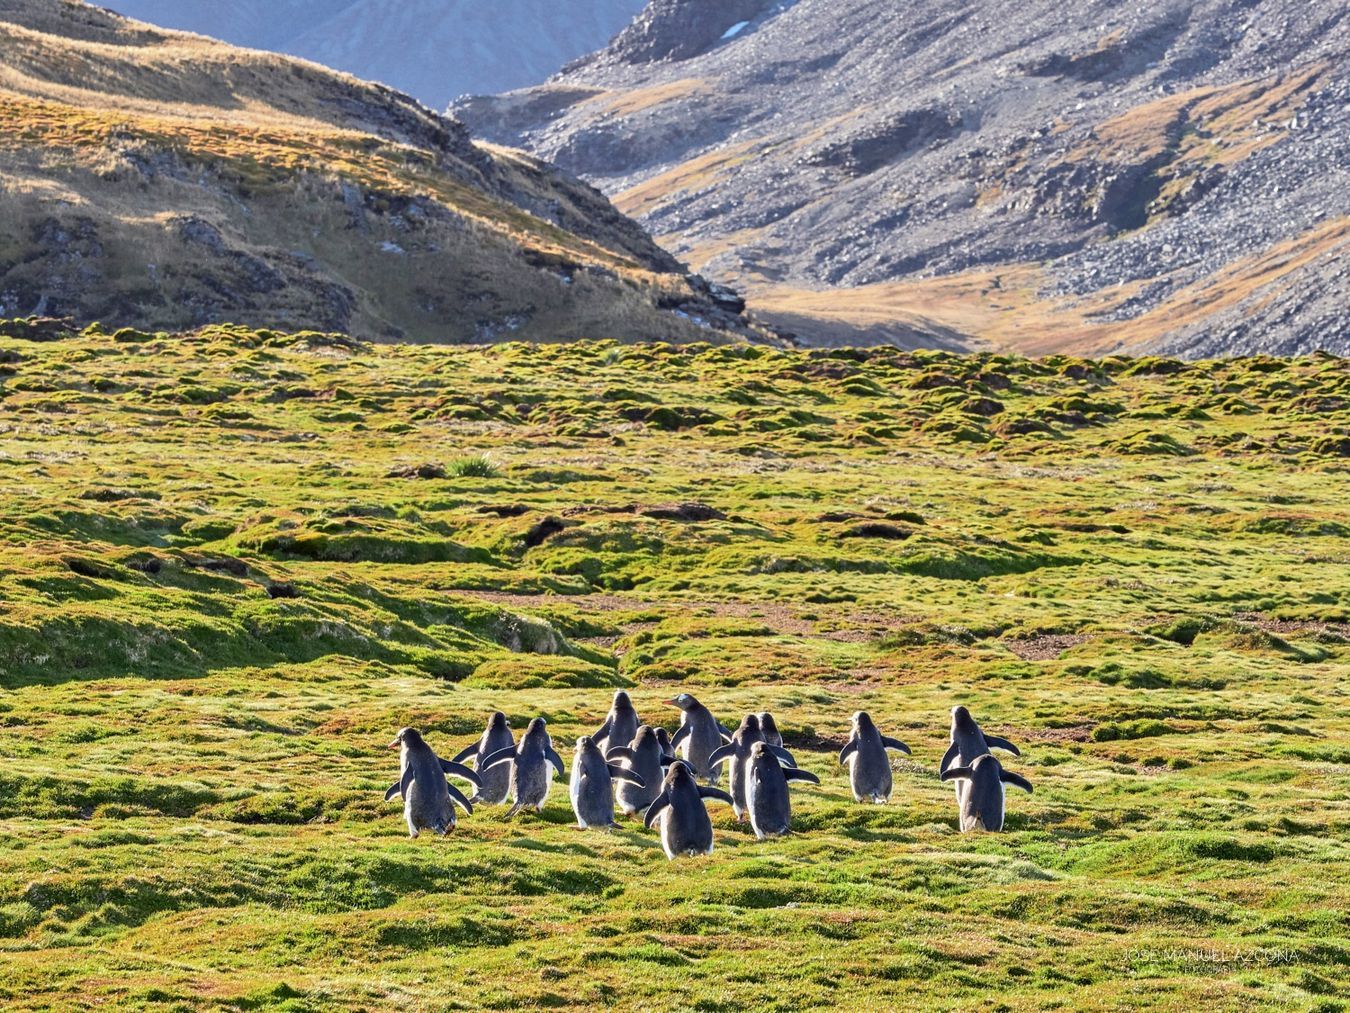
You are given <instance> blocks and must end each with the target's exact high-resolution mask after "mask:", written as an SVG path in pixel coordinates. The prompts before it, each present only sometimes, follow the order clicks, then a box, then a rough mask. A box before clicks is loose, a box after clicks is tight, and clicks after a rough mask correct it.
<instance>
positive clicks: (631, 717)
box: [591, 690, 638, 756]
mask: <svg viewBox="0 0 1350 1013" xmlns="http://www.w3.org/2000/svg"><path fill="white" fill-rule="evenodd" d="M637 730H638V716H637V711H636V710H634V709H633V701H632V700H630V699H628V694H627V693H625V692H624V691H623V690H619V691H618V692H617V693H615V694H614V704H613V706H611V707H610V709H609V716H608V717H606V718H605V723H604V724H603V725H601V726H600V728H599V729H598V730H597V731H596V733H595V734H594V735H592V736H591V741H592V742H594V743H595V744H596V745H597V746H599V747H600V754H601V755H602V756H603V755H604V754H605V753H606V752H607V751H608V750H609V747H610V746H628V745H631V744H632V742H633V736H635V735H637Z"/></svg>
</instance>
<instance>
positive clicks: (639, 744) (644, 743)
mask: <svg viewBox="0 0 1350 1013" xmlns="http://www.w3.org/2000/svg"><path fill="white" fill-rule="evenodd" d="M652 742H655V743H657V745H660V740H659V739H658V738H657V735H656V732H655V731H654V730H653V729H652V726H651V725H638V730H637V734H636V735H634V736H633V748H634V749H642V748H643V747H646V748H648V749H650V748H651V746H650V745H649V743H652Z"/></svg>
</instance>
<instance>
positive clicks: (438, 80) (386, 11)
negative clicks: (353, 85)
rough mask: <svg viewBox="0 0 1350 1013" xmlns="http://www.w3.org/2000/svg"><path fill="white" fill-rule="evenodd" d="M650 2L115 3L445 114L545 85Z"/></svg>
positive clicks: (131, 13) (130, 13) (111, 0)
mask: <svg viewBox="0 0 1350 1013" xmlns="http://www.w3.org/2000/svg"><path fill="white" fill-rule="evenodd" d="M642 5H643V0H568V2H567V3H555V2H551V0H492V2H490V3H485V2H483V0H266V2H264V0H229V2H228V3H222V2H221V0H105V2H104V6H106V7H110V8H112V9H113V10H115V11H117V12H118V13H119V14H125V15H126V16H127V17H132V18H138V19H140V20H142V21H149V22H152V23H153V24H156V25H163V26H164V27H166V28H178V29H182V30H185V31H190V32H200V33H201V34H202V35H210V36H212V37H214V38H218V39H224V40H225V41H227V42H231V43H233V44H234V45H237V46H249V47H251V48H254V49H272V50H276V51H277V52H281V53H289V54H291V55H292V56H301V57H304V58H305V59H307V60H315V61H317V62H319V63H322V64H324V65H325V66H329V67H335V68H337V69H338V70H345V71H348V72H349V73H352V74H355V75H356V76H357V77H361V78H368V79H370V80H372V81H382V82H384V83H385V84H388V85H391V86H392V87H395V88H398V89H399V90H400V91H405V92H407V93H408V94H409V95H413V96H416V97H417V98H418V99H420V100H421V101H423V102H426V103H427V104H428V105H433V106H436V107H442V106H444V105H445V104H446V103H447V102H449V101H450V100H451V99H453V98H454V97H455V96H457V95H463V94H466V93H469V92H474V93H482V92H494V91H505V90H506V89H508V88H521V87H524V86H525V85H529V84H534V83H535V82H536V81H542V80H544V79H545V78H546V77H548V76H550V75H551V74H554V73H555V72H556V71H557V70H558V68H559V67H561V66H562V65H563V64H565V63H567V62H568V61H569V60H572V59H574V58H576V57H578V56H581V55H583V54H585V53H589V52H591V51H592V50H594V49H596V48H597V47H599V46H603V45H604V44H605V43H606V42H608V41H609V40H610V38H611V37H612V36H613V35H614V34H615V33H616V32H618V31H619V29H621V28H623V26H624V25H625V24H627V23H628V22H629V21H630V20H631V19H632V18H633V16H634V15H635V14H637V13H638V12H639V11H640V10H642Z"/></svg>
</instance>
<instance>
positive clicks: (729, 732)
mask: <svg viewBox="0 0 1350 1013" xmlns="http://www.w3.org/2000/svg"><path fill="white" fill-rule="evenodd" d="M717 730H718V731H719V732H721V733H722V737H723V738H726V739H730V738H731V737H732V736H733V735H735V734H736V733H735V732H733V731H732V730H731V729H730V728H728V727H727V726H726V725H724V724H722V722H720V721H719V722H717Z"/></svg>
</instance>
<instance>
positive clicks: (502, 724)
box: [487, 711, 511, 732]
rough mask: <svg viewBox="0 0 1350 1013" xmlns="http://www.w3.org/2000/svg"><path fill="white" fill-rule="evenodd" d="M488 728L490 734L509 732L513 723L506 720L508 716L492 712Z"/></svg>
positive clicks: (499, 712)
mask: <svg viewBox="0 0 1350 1013" xmlns="http://www.w3.org/2000/svg"><path fill="white" fill-rule="evenodd" d="M487 726H488V731H490V732H501V731H508V732H509V731H510V730H511V722H509V721H507V720H506V715H505V714H503V713H502V712H501V711H493V712H492V715H491V716H490V717H489V718H488V723H487Z"/></svg>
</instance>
